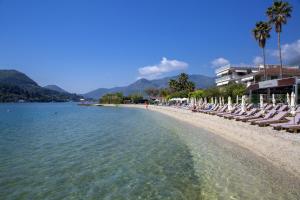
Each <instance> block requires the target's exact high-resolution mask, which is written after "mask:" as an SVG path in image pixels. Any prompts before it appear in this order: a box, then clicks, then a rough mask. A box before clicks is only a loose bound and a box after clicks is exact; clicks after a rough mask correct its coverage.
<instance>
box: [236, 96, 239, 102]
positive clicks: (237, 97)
mask: <svg viewBox="0 0 300 200" xmlns="http://www.w3.org/2000/svg"><path fill="white" fill-rule="evenodd" d="M236 103H237V104H238V103H239V95H236Z"/></svg>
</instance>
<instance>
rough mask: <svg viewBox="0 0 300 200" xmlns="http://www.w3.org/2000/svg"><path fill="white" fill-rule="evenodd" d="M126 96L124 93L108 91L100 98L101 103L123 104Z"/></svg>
mask: <svg viewBox="0 0 300 200" xmlns="http://www.w3.org/2000/svg"><path fill="white" fill-rule="evenodd" d="M123 100H124V96H123V94H122V93H120V92H117V93H108V94H106V95H104V96H102V97H101V98H100V100H99V102H100V103H105V104H121V103H123Z"/></svg>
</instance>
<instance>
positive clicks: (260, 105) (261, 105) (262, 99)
mask: <svg viewBox="0 0 300 200" xmlns="http://www.w3.org/2000/svg"><path fill="white" fill-rule="evenodd" d="M259 107H260V109H261V110H262V109H263V108H264V97H263V95H262V94H260V95H259Z"/></svg>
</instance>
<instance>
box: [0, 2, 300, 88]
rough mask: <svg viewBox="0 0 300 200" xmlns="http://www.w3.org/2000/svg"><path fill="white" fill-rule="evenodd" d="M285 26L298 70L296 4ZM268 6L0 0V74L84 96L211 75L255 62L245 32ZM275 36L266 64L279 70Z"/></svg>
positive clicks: (286, 53) (299, 7)
mask: <svg viewBox="0 0 300 200" xmlns="http://www.w3.org/2000/svg"><path fill="white" fill-rule="evenodd" d="M289 3H290V4H291V5H292V6H293V13H292V18H290V19H289V20H288V23H287V25H285V26H284V27H283V32H282V39H281V41H282V45H283V46H282V49H283V57H284V63H286V64H300V59H299V58H300V0H290V1H289ZM271 4H272V0H243V1H240V0H226V1H225V0H203V1H199V0H126V1H124V0H97V1H96V0H43V1H41V0H25V1H24V0H0V69H16V70H19V71H21V72H23V73H25V74H27V75H28V76H29V77H31V78H32V79H33V80H35V81H36V82H37V83H38V84H40V85H41V86H45V85H48V84H56V85H58V86H60V87H62V88H64V89H65V90H67V91H70V92H76V93H80V94H82V93H86V92H89V91H91V90H94V89H97V88H100V87H115V86H124V85H128V84H130V83H132V82H134V81H136V80H137V79H139V78H148V79H156V78H161V77H165V76H170V75H175V74H178V73H180V72H186V73H189V74H203V75H208V76H214V70H215V68H216V67H218V66H220V65H225V64H229V63H230V64H253V63H260V62H261V57H260V56H261V49H260V48H259V47H258V44H257V42H256V41H255V40H254V38H253V35H252V32H251V30H252V29H253V28H254V26H255V23H256V22H257V21H260V20H267V17H266V15H265V10H266V8H267V7H269V6H270V5H271ZM276 41H277V36H276V34H275V32H274V30H273V31H272V34H271V38H270V39H269V40H268V41H267V47H266V48H267V63H278V59H277V57H276V53H277V52H276V48H277V43H276Z"/></svg>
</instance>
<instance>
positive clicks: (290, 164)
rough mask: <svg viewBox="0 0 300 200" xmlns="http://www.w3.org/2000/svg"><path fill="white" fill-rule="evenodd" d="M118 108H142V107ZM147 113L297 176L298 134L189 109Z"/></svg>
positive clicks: (299, 173)
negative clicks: (236, 147) (186, 125)
mask: <svg viewBox="0 0 300 200" xmlns="http://www.w3.org/2000/svg"><path fill="white" fill-rule="evenodd" d="M110 106H113V105H110ZM121 106H122V107H131V108H141V109H145V106H144V105H121ZM149 110H150V111H156V112H160V113H162V114H165V115H168V116H170V117H172V118H174V119H177V120H181V121H183V122H186V123H189V124H191V125H193V126H196V127H199V128H202V129H205V130H208V131H210V132H211V133H214V134H217V135H219V136H221V137H223V138H225V139H226V140H229V141H231V142H234V143H236V144H238V145H240V146H242V147H244V148H246V149H248V150H250V151H252V152H253V153H255V154H256V155H258V156H261V157H263V158H265V159H267V160H268V161H269V162H271V163H272V164H273V165H275V166H277V167H279V168H282V169H284V170H286V171H288V172H290V173H292V174H294V175H295V176H298V177H300V134H292V133H287V132H286V131H276V130H273V129H272V128H271V127H258V126H254V125H250V124H249V123H244V122H238V121H234V120H227V119H223V118H221V117H218V116H212V115H207V114H202V113H193V112H191V111H189V110H184V109H178V108H174V107H163V106H149Z"/></svg>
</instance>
